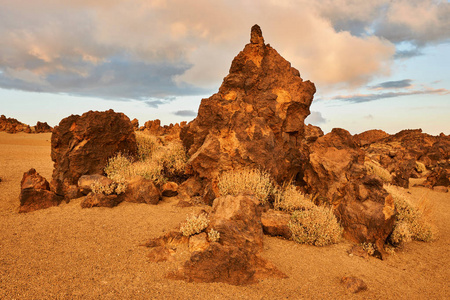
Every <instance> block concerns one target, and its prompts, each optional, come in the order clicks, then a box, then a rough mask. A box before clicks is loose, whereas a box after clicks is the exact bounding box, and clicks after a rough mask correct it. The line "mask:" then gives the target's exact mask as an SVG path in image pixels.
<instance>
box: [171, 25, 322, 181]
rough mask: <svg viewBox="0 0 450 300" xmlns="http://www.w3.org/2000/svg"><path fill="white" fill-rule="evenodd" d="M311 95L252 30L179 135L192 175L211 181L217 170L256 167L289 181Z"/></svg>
mask: <svg viewBox="0 0 450 300" xmlns="http://www.w3.org/2000/svg"><path fill="white" fill-rule="evenodd" d="M315 91H316V89H315V86H314V84H313V83H311V82H310V81H303V79H302V78H301V77H300V73H299V71H298V70H297V69H295V68H293V67H292V66H291V64H290V63H289V62H288V61H286V60H285V59H284V58H283V57H281V56H280V54H278V52H277V51H276V50H275V49H273V48H272V47H270V45H268V44H267V45H266V44H265V43H264V38H263V36H262V33H261V29H260V28H259V26H257V25H255V26H253V27H252V30H251V39H250V43H249V44H247V45H246V46H245V48H244V50H243V51H241V52H240V53H239V54H238V55H237V56H236V57H235V58H234V60H233V62H232V64H231V67H230V73H229V74H228V75H227V76H226V77H225V79H224V81H223V83H222V85H221V87H220V88H219V92H218V93H216V94H214V95H212V96H211V97H210V98H208V99H203V100H202V101H201V104H200V108H199V111H198V116H197V117H196V118H195V119H194V120H193V121H192V122H190V123H189V124H188V126H187V127H185V128H183V129H182V131H181V135H180V137H181V139H182V141H183V144H184V145H185V147H186V149H187V151H188V154H189V156H190V160H189V162H188V164H189V166H190V168H191V171H192V173H193V174H198V175H199V176H200V177H201V178H207V179H209V180H214V179H215V178H216V177H217V176H218V174H219V173H220V172H221V171H226V170H231V169H235V168H239V167H256V168H257V167H262V168H264V169H266V170H267V171H269V172H270V173H271V174H272V175H273V177H274V178H275V179H276V180H278V181H279V182H282V181H285V180H289V179H290V178H292V176H295V175H296V174H297V173H298V172H299V170H300V168H301V165H302V159H303V156H302V154H301V152H300V149H299V145H300V142H301V140H302V139H303V138H304V136H305V133H304V131H305V125H304V119H305V118H306V117H307V116H308V115H309V114H310V111H309V106H310V105H311V102H312V100H313V95H314V93H315ZM274 153H276V155H274Z"/></svg>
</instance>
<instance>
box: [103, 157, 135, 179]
mask: <svg viewBox="0 0 450 300" xmlns="http://www.w3.org/2000/svg"><path fill="white" fill-rule="evenodd" d="M132 164H133V162H132V159H131V158H129V157H127V156H126V155H124V154H122V153H120V152H119V153H117V155H115V156H113V157H111V158H110V159H109V160H108V163H107V164H106V167H105V173H106V176H107V177H108V178H109V179H111V180H112V181H114V182H124V181H125V180H126V179H128V178H130V177H131V176H132V175H133V174H132V169H131V166H132Z"/></svg>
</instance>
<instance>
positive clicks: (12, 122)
mask: <svg viewBox="0 0 450 300" xmlns="http://www.w3.org/2000/svg"><path fill="white" fill-rule="evenodd" d="M0 131H6V132H7V133H18V132H25V133H46V132H52V127H50V126H49V125H48V124H47V123H41V122H39V121H38V122H37V124H36V125H35V126H33V127H30V126H29V125H27V124H24V123H21V122H19V121H17V120H16V119H14V118H6V117H5V116H4V115H2V116H0Z"/></svg>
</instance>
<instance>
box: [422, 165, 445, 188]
mask: <svg viewBox="0 0 450 300" xmlns="http://www.w3.org/2000/svg"><path fill="white" fill-rule="evenodd" d="M423 185H424V186H426V187H428V188H434V187H437V186H444V187H449V186H450V172H449V171H447V169H445V168H442V167H436V168H435V169H434V170H433V171H432V172H431V173H430V174H429V175H428V176H427V179H426V180H425V182H424V183H423Z"/></svg>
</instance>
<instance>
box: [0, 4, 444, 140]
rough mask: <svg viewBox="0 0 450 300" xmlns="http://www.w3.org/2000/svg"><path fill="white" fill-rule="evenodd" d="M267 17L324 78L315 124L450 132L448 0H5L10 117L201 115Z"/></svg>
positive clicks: (0, 21)
mask: <svg viewBox="0 0 450 300" xmlns="http://www.w3.org/2000/svg"><path fill="white" fill-rule="evenodd" d="M254 24H258V25H260V26H261V29H262V31H263V35H264V39H265V42H266V43H269V44H270V45H271V46H272V47H273V48H275V49H276V50H277V51H278V52H279V53H280V54H281V55H282V56H283V57H284V58H285V59H286V60H288V61H289V62H291V64H292V66H293V67H295V68H297V69H298V70H299V71H300V74H301V77H302V78H303V80H310V81H312V82H314V84H315V85H316V89H317V92H316V94H315V97H314V101H313V104H312V105H311V108H310V109H311V115H310V116H309V117H308V118H307V119H306V123H311V124H313V125H317V126H320V127H321V128H322V130H323V131H324V132H325V133H327V132H329V131H331V129H332V128H335V127H340V128H344V129H347V130H349V131H350V132H351V133H352V134H356V133H360V132H363V131H366V130H369V129H382V130H384V131H386V132H388V133H391V134H393V133H396V132H398V131H400V130H402V129H413V128H422V130H423V131H424V132H426V133H429V134H433V135H437V134H439V133H441V132H444V133H445V134H450V74H449V73H450V72H449V70H450V2H449V1H445V0H442V1H437V0H420V1H417V0H408V1H403V0H372V1H358V0H322V1H313V0H258V1H256V0H254V1H250V0H214V1H211V0H195V1H194V0H191V1H187V0H66V1H60V0H34V1H29V0H0V114H2V115H6V116H7V117H13V118H16V119H18V120H19V121H21V122H23V123H26V124H30V125H34V124H36V122H37V121H43V122H48V123H49V124H50V125H51V126H55V125H57V124H58V123H59V122H60V120H61V119H63V118H65V117H67V116H69V115H71V114H82V113H84V112H86V111H89V110H108V109H114V110H115V111H117V112H123V113H125V114H126V115H127V116H128V117H129V118H130V119H133V118H137V119H138V120H139V122H140V124H141V125H143V123H144V122H145V121H148V120H154V119H160V120H161V122H162V124H169V123H176V122H180V121H190V120H192V119H194V118H195V116H196V114H197V111H198V107H199V105H200V101H201V99H202V98H208V97H209V96H211V95H212V94H214V93H216V92H217V91H218V89H219V86H220V84H221V83H222V80H223V78H224V77H225V76H226V75H227V74H228V71H229V68H230V65H231V62H232V60H233V58H234V57H235V56H236V55H237V54H238V53H239V51H241V50H242V49H243V48H244V46H245V44H247V43H249V40H250V28H251V26H252V25H254Z"/></svg>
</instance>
